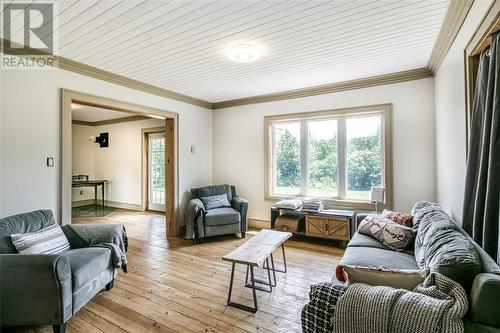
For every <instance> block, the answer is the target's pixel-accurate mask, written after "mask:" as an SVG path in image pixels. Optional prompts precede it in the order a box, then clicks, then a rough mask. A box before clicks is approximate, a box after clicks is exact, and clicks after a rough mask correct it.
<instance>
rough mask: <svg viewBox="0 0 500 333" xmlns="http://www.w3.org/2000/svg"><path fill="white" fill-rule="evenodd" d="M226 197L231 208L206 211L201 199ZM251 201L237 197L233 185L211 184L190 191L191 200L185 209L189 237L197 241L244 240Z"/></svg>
mask: <svg viewBox="0 0 500 333" xmlns="http://www.w3.org/2000/svg"><path fill="white" fill-rule="evenodd" d="M219 194H226V195H227V198H228V200H229V202H230V203H231V207H221V208H215V209H210V210H207V209H205V206H204V205H203V202H202V201H201V200H200V198H201V197H208V196H213V195H219ZM247 212H248V201H246V200H245V199H243V198H241V197H239V196H237V195H236V189H235V187H234V186H230V185H212V186H205V187H200V188H194V189H191V200H190V201H189V202H188V204H187V207H186V214H185V218H186V238H187V239H193V241H197V240H199V239H202V238H204V237H209V236H218V235H227V234H241V236H242V237H245V232H246V231H247V229H248V223H247Z"/></svg>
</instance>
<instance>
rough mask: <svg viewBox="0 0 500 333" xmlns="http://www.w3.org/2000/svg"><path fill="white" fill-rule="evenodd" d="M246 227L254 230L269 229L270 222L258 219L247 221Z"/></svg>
mask: <svg viewBox="0 0 500 333" xmlns="http://www.w3.org/2000/svg"><path fill="white" fill-rule="evenodd" d="M248 226H249V227H250V228H254V229H269V228H271V222H269V221H265V220H259V219H250V218H249V219H248Z"/></svg>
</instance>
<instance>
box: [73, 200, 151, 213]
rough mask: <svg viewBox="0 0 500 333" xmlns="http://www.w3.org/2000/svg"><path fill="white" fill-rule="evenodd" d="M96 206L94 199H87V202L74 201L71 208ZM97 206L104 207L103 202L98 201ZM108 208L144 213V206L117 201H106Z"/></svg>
mask: <svg viewBox="0 0 500 333" xmlns="http://www.w3.org/2000/svg"><path fill="white" fill-rule="evenodd" d="M93 204H94V199H87V200H79V201H73V202H72V203H71V207H81V206H87V205H93ZM97 204H98V205H102V200H100V199H97ZM106 206H109V207H113V208H122V209H128V210H135V211H138V212H142V211H143V210H142V205H139V204H131V203H125V202H117V201H108V200H106Z"/></svg>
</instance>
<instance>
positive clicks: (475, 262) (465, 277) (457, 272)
mask: <svg viewBox="0 0 500 333" xmlns="http://www.w3.org/2000/svg"><path fill="white" fill-rule="evenodd" d="M420 267H421V268H424V267H429V268H430V269H431V271H434V272H438V273H441V274H443V275H445V276H447V277H449V278H450V279H453V280H455V281H457V282H458V283H460V284H461V285H462V286H463V287H464V288H465V290H467V291H469V290H470V289H471V286H472V282H473V281H474V278H475V276H476V275H477V274H479V273H481V271H482V265H481V259H480V258H479V255H478V254H477V251H476V249H475V247H474V245H473V244H472V243H470V242H469V241H468V240H467V239H466V238H465V237H464V236H463V235H462V234H461V233H460V232H458V231H456V230H453V229H441V230H438V231H436V232H435V233H434V234H433V239H432V241H431V242H429V243H428V244H427V246H426V247H425V253H424V264H423V265H422V266H420Z"/></svg>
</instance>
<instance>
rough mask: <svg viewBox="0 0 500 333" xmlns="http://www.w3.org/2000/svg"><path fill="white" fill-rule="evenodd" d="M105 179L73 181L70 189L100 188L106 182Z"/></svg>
mask: <svg viewBox="0 0 500 333" xmlns="http://www.w3.org/2000/svg"><path fill="white" fill-rule="evenodd" d="M107 181H108V180H107V179H97V180H86V181H73V182H72V183H71V186H72V187H86V186H100V185H104V183H105V182H107Z"/></svg>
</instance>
